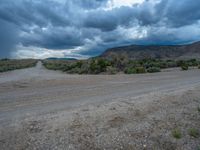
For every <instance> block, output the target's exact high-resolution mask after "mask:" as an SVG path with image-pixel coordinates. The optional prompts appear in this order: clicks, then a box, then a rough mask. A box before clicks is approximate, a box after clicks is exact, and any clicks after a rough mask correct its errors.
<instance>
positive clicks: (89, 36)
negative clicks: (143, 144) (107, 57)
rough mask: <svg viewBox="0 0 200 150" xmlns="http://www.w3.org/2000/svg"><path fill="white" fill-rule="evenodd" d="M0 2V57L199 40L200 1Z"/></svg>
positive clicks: (79, 55) (95, 52) (75, 53)
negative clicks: (124, 2)
mask: <svg viewBox="0 0 200 150" xmlns="http://www.w3.org/2000/svg"><path fill="white" fill-rule="evenodd" d="M122 2H123V1H122V0H121V1H120V0H93V1H91V0H34V1H33V0H0V57H19V58H25V57H32V58H37V57H38V58H45V57H53V56H59V57H77V58H87V57H90V56H94V55H98V54H100V53H101V52H103V51H104V50H106V49H107V48H110V47H115V46H120V45H128V44H182V43H190V42H193V41H198V40H200V1H199V0H194V1H193V2H191V0H181V1H174V0H137V1H134V0H132V1H130V2H129V0H128V1H127V3H126V4H123V3H122Z"/></svg>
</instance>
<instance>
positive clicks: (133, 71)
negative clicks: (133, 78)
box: [124, 67, 137, 74]
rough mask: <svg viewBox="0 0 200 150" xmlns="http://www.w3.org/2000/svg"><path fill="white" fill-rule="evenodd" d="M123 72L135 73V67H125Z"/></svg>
mask: <svg viewBox="0 0 200 150" xmlns="http://www.w3.org/2000/svg"><path fill="white" fill-rule="evenodd" d="M124 73H126V74H134V73H137V71H136V69H135V68H133V67H130V68H126V69H125V70H124Z"/></svg>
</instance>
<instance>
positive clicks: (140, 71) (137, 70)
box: [135, 67, 146, 73]
mask: <svg viewBox="0 0 200 150" xmlns="http://www.w3.org/2000/svg"><path fill="white" fill-rule="evenodd" d="M135 69H136V73H146V70H145V68H144V67H136V68H135Z"/></svg>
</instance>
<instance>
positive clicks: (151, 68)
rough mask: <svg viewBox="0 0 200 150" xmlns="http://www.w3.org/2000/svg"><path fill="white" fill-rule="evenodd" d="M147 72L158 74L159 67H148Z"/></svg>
mask: <svg viewBox="0 0 200 150" xmlns="http://www.w3.org/2000/svg"><path fill="white" fill-rule="evenodd" d="M147 72H149V73H154V72H160V68H159V67H150V68H148V69H147Z"/></svg>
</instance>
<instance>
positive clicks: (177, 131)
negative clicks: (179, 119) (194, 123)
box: [172, 129, 182, 139]
mask: <svg viewBox="0 0 200 150" xmlns="http://www.w3.org/2000/svg"><path fill="white" fill-rule="evenodd" d="M172 136H173V137H174V138H176V139H180V138H181V137H182V134H181V131H180V129H174V130H173V131H172Z"/></svg>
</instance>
